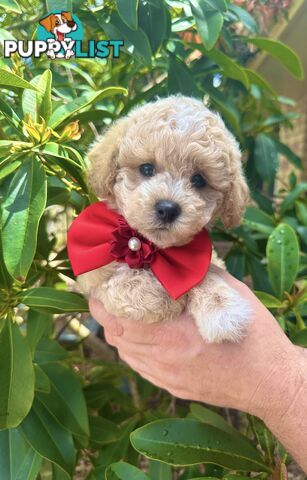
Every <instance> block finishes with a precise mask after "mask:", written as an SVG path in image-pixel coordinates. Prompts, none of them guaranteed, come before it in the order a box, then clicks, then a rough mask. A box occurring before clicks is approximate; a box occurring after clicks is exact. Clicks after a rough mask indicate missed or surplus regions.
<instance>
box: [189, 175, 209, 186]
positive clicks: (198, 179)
mask: <svg viewBox="0 0 307 480" xmlns="http://www.w3.org/2000/svg"><path fill="white" fill-rule="evenodd" d="M191 183H192V185H193V187H195V188H203V187H205V186H206V185H207V182H206V180H205V179H204V177H203V176H202V175H201V174H200V173H195V175H193V176H192V177H191Z"/></svg>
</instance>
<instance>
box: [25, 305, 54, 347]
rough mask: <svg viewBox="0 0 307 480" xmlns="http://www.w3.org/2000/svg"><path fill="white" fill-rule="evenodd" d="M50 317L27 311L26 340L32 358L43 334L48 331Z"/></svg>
mask: <svg viewBox="0 0 307 480" xmlns="http://www.w3.org/2000/svg"><path fill="white" fill-rule="evenodd" d="M51 321H52V317H51V315H49V314H46V313H41V312H36V311H35V310H29V312H28V317H27V339H28V343H29V347H30V350H31V353H32V356H33V355H34V353H35V350H36V346H37V344H38V342H39V340H40V339H41V338H42V336H43V335H44V334H46V333H47V332H48V331H50V326H51Z"/></svg>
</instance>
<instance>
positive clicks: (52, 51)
mask: <svg viewBox="0 0 307 480" xmlns="http://www.w3.org/2000/svg"><path fill="white" fill-rule="evenodd" d="M46 55H47V56H48V57H49V58H51V60H54V59H55V53H54V50H47V52H46Z"/></svg>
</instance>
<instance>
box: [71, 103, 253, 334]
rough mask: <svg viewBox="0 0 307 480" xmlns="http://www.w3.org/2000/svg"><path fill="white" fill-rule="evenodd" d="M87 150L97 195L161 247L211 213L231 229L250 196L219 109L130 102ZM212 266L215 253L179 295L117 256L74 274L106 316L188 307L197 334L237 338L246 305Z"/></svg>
mask: <svg viewBox="0 0 307 480" xmlns="http://www.w3.org/2000/svg"><path fill="white" fill-rule="evenodd" d="M88 158H89V161H90V170H89V182H90V184H91V186H92V188H93V190H94V191H95V192H96V194H97V196H98V197H99V198H100V199H103V200H105V201H106V202H107V203H108V204H109V205H110V206H111V207H112V208H115V209H116V210H117V211H118V212H119V213H120V214H121V215H123V217H124V218H125V220H126V221H127V223H128V224H129V225H130V226H131V227H132V228H134V229H135V230H137V231H138V232H139V233H140V234H141V235H142V236H144V237H145V238H146V239H148V240H150V241H151V242H153V243H154V244H155V245H156V246H157V247H159V248H162V249H164V248H167V247H172V246H182V245H185V244H187V243H189V242H190V241H191V240H192V238H193V237H194V236H195V235H196V234H197V233H198V232H200V231H201V230H202V229H203V228H206V229H208V228H210V227H211V226H212V225H213V223H214V221H215V220H216V219H217V218H218V217H219V218H220V219H221V221H222V222H223V223H224V225H225V227H226V228H232V227H235V226H236V225H238V224H239V223H240V220H241V217H242V215H243V212H244V209H245V206H246V204H247V202H248V199H249V194H248V187H247V184H246V182H245V179H244V176H243V173H242V168H241V153H240V150H239V147H238V144H237V142H236V140H235V139H234V137H233V136H232V134H231V133H230V132H229V131H228V130H227V128H226V127H225V125H224V123H223V121H222V119H221V118H220V117H219V115H217V114H216V113H213V112H212V111H210V110H208V109H207V108H206V107H204V105H203V103H202V102H201V101H198V100H195V99H192V98H188V97H183V96H171V97H169V98H166V99H160V100H158V101H156V102H153V103H148V104H146V105H144V106H141V107H138V108H136V109H134V110H133V111H132V112H131V113H130V114H129V115H128V116H127V117H124V118H122V119H120V120H118V121H117V122H116V123H114V124H113V125H112V126H111V127H110V128H109V130H107V132H106V133H105V134H104V135H103V136H102V137H101V138H100V139H99V140H98V141H97V143H96V144H95V145H94V146H93V148H92V149H91V150H90V152H89V155H88ZM214 265H220V266H221V265H222V262H221V260H219V259H218V258H217V256H216V254H213V257H212V266H211V267H210V268H209V271H208V273H207V275H206V276H205V278H204V279H203V280H202V281H201V282H200V283H199V284H198V285H197V286H196V287H194V288H192V289H191V290H190V291H188V292H187V293H185V294H184V295H182V296H181V297H179V298H178V299H177V300H174V299H172V298H171V297H170V296H169V295H168V293H167V292H166V290H165V289H164V288H163V286H162V285H161V284H160V282H159V281H158V280H157V279H156V277H155V276H154V275H153V274H152V272H151V270H150V269H142V268H141V269H135V268H133V269H132V268H129V266H128V265H127V264H125V263H117V262H112V263H111V264H109V265H107V266H104V267H101V268H98V269H96V270H94V271H91V272H88V273H85V274H82V275H80V276H79V277H78V280H79V283H80V285H81V288H82V289H83V290H84V291H85V292H87V293H90V294H91V295H93V296H95V297H96V298H98V299H99V300H101V301H102V302H103V303H104V306H105V308H106V310H107V311H109V312H110V313H113V314H114V315H117V316H120V317H127V318H132V319H136V320H141V321H144V322H158V321H162V320H167V319H169V318H173V317H176V316H178V315H179V314H180V313H181V312H182V311H183V310H184V309H186V310H187V311H188V312H190V313H191V314H192V316H193V317H194V318H195V321H196V323H197V325H198V328H199V331H200V333H201V335H202V336H203V338H204V339H205V340H207V341H209V342H221V341H224V340H229V341H238V340H240V338H241V337H242V336H243V334H244V330H245V328H246V325H247V323H248V321H249V315H250V310H249V305H248V304H247V302H246V300H244V299H243V298H240V297H239V295H238V294H237V293H236V292H235V291H234V290H232V289H230V288H229V287H228V286H227V285H226V284H225V283H224V282H223V280H222V279H221V278H220V277H219V275H218V273H216V270H215V269H214ZM195 269H197V265H195ZM178 281H180V279H178Z"/></svg>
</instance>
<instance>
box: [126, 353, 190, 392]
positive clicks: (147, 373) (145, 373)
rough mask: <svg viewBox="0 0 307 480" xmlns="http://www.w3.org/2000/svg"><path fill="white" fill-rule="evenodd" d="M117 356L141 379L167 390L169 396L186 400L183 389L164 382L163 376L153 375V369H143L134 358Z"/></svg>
mask: <svg viewBox="0 0 307 480" xmlns="http://www.w3.org/2000/svg"><path fill="white" fill-rule="evenodd" d="M119 356H120V358H121V359H122V360H123V361H124V362H125V363H126V364H127V365H129V367H131V368H132V369H133V370H135V371H136V372H137V373H138V374H139V375H141V377H143V378H145V380H148V381H149V382H150V383H152V384H153V385H155V386H156V387H158V388H162V389H163V390H167V391H168V392H169V393H170V394H171V395H174V396H176V397H180V398H183V399H184V398H187V391H186V390H185V389H181V388H178V386H176V385H173V383H174V382H172V381H171V380H169V379H166V381H165V378H164V376H163V378H160V377H159V376H157V375H155V374H154V373H153V372H154V371H155V369H150V370H149V369H148V368H146V366H145V367H144V365H143V364H142V362H140V361H137V360H135V358H134V357H130V356H129V355H125V354H121V353H119Z"/></svg>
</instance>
